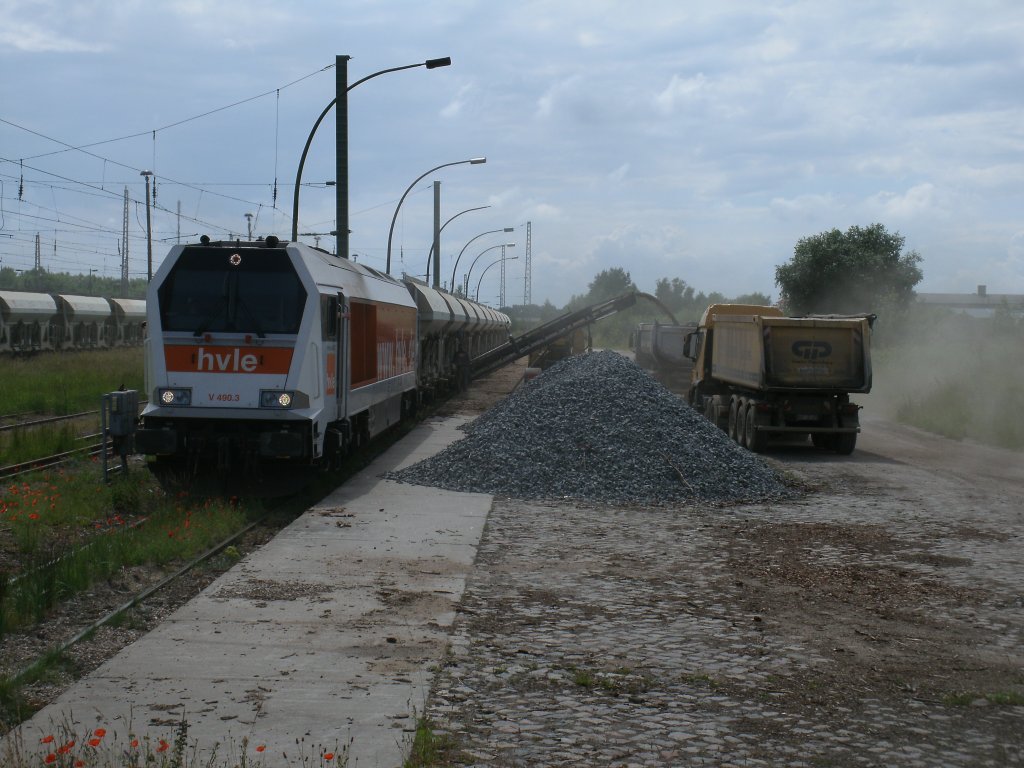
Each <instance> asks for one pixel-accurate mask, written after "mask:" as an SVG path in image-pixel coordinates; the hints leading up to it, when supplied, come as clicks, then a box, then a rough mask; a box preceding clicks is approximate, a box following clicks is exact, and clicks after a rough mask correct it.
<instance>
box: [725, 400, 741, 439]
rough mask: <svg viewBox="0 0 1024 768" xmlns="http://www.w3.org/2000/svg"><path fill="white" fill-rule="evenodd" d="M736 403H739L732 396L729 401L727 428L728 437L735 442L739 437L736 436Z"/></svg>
mask: <svg viewBox="0 0 1024 768" xmlns="http://www.w3.org/2000/svg"><path fill="white" fill-rule="evenodd" d="M738 405H739V404H738V403H737V402H736V398H735V397H734V398H732V400H730V401H729V429H728V432H729V439H730V440H733V441H735V442H739V438H737V437H736V421H737V417H738V414H737V413H736V409H737V407H738Z"/></svg>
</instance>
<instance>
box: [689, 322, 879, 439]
mask: <svg viewBox="0 0 1024 768" xmlns="http://www.w3.org/2000/svg"><path fill="white" fill-rule="evenodd" d="M873 320H874V316H873V315H863V316H844V317H839V316H815V317H784V316H783V315H782V312H780V311H779V310H778V309H776V308H775V307H757V306H750V305H740V304H713V305H712V306H710V307H708V309H707V310H706V311H705V312H704V316H703V317H702V318H701V322H700V327H699V328H698V329H697V330H696V331H694V332H693V333H691V334H690V335H689V336H688V337H687V341H686V350H687V351H686V354H687V356H688V357H689V358H690V359H691V360H694V362H695V364H694V368H693V375H692V377H691V380H690V388H689V390H688V392H687V400H688V401H689V403H690V405H692V406H693V407H694V408H696V409H698V410H699V411H701V412H702V413H703V414H704V415H705V416H706V417H707V418H708V419H710V420H711V421H712V422H714V423H715V424H717V425H718V426H720V427H721V428H722V429H724V430H725V431H726V432H728V434H729V436H730V437H731V438H733V439H734V440H736V442H738V443H739V444H740V445H743V446H744V447H747V448H750V449H751V450H753V451H763V450H764V449H765V446H766V445H767V441H768V439H769V437H789V436H793V435H801V434H802V435H804V436H805V437H806V436H807V435H810V437H811V440H812V441H813V442H814V445H816V446H818V447H821V448H828V449H832V450H835V451H837V452H838V453H841V454H848V453H851V452H852V451H853V450H854V447H855V445H856V441H857V433H858V432H860V419H859V415H858V412H859V411H860V406H858V405H857V404H856V403H853V402H851V401H850V394H851V393H858V392H860V393H863V392H870V391H871V351H870V350H871V323H872V321H873Z"/></svg>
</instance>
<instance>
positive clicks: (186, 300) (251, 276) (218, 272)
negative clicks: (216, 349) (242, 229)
mask: <svg viewBox="0 0 1024 768" xmlns="http://www.w3.org/2000/svg"><path fill="white" fill-rule="evenodd" d="M159 298H160V321H161V323H162V325H163V329H164V330H165V331H187V332H190V333H192V334H193V335H195V336H200V335H202V334H204V333H207V332H215V333H216V332H219V333H254V334H256V335H258V336H260V337H263V336H265V335H266V334H268V333H298V332H299V323H300V322H302V308H303V306H304V305H305V302H306V291H305V289H304V288H303V287H302V283H301V282H300V281H299V276H298V275H297V274H295V269H294V268H293V267H292V264H291V261H290V260H289V259H288V255H287V253H286V251H285V250H284V249H283V248H210V247H196V248H186V249H185V250H184V251H183V252H182V254H181V256H180V258H179V259H178V261H177V263H176V264H175V265H174V267H173V269H171V272H170V274H169V275H168V276H167V279H166V280H164V283H163V285H161V286H160V290H159Z"/></svg>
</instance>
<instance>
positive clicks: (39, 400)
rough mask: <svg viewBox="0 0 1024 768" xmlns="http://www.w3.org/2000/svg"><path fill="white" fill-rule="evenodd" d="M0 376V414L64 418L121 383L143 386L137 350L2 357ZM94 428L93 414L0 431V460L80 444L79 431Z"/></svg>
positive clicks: (12, 461) (95, 402) (4, 461)
mask: <svg viewBox="0 0 1024 768" xmlns="http://www.w3.org/2000/svg"><path fill="white" fill-rule="evenodd" d="M0 365H2V366H3V375H0V415H6V414H14V413H19V414H20V413H32V414H35V415H37V416H40V417H42V416H64V415H67V414H71V413H82V412H85V411H95V410H98V409H99V407H100V402H101V398H102V396H103V395H104V394H106V393H108V392H113V391H114V390H116V389H117V388H118V387H120V386H122V385H124V387H125V388H127V389H137V390H139V391H140V393H141V391H142V390H143V388H144V384H143V373H142V367H143V366H142V348H141V347H126V348H121V349H105V350H97V351H95V352H64V353H57V352H52V353H40V354H38V355H35V356H33V357H30V358H4V359H3V360H2V362H0ZM99 430H100V419H99V416H95V417H90V418H88V419H86V420H84V421H82V422H76V423H75V424H70V423H67V422H64V423H59V424H48V425H40V426H38V427H32V428H30V429H14V430H10V431H7V432H2V433H0V457H2V459H0V464H4V465H7V464H17V463H21V462H24V461H31V460H32V459H35V458H38V457H40V456H48V455H50V454H54V453H63V452H65V451H70V450H73V449H75V448H82V447H84V446H85V443H84V442H83V441H82V440H81V439H79V438H80V436H81V435H83V434H89V433H97V432H99Z"/></svg>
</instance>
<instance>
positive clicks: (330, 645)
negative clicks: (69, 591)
mask: <svg viewBox="0 0 1024 768" xmlns="http://www.w3.org/2000/svg"><path fill="white" fill-rule="evenodd" d="M465 421H467V419H465V418H461V417H452V418H446V419H437V420H432V421H429V422H425V423H423V424H422V425H420V426H418V427H417V428H416V429H415V430H413V432H411V433H410V434H409V435H408V436H407V437H406V438H404V439H403V440H402V441H400V442H399V443H397V444H396V445H395V446H393V447H392V448H391V449H390V450H389V451H388V452H387V453H386V454H384V455H383V456H381V457H380V458H378V459H377V460H376V461H375V462H374V463H373V464H372V465H371V466H369V467H368V468H367V469H366V470H364V471H363V472H362V473H360V474H359V475H358V476H356V477H355V478H353V479H352V480H350V481H349V482H348V483H347V484H346V485H345V486H344V487H342V488H339V489H337V490H336V491H335V492H334V493H332V494H331V495H329V496H328V497H326V498H325V499H323V500H322V501H321V502H320V503H318V504H317V505H316V506H314V507H313V508H311V509H309V510H308V511H307V512H306V513H305V514H303V515H302V516H301V517H300V518H299V519H298V520H296V521H295V522H294V523H292V524H291V525H290V526H288V528H286V529H285V530H283V531H282V532H281V533H280V534H278V535H277V536H276V537H275V538H274V540H273V541H271V542H269V543H268V544H267V545H265V546H264V547H262V548H261V549H260V550H259V551H257V552H254V553H252V554H251V555H250V556H248V557H246V558H245V559H244V560H242V561H241V562H240V563H239V564H238V565H237V566H236V567H235V568H233V569H232V570H231V571H229V572H228V573H225V574H224V575H223V576H221V577H220V578H219V579H217V580H216V581H215V582H213V583H212V584H211V585H210V586H209V587H208V588H207V589H206V590H205V591H204V592H203V593H202V594H200V595H199V596H198V597H196V598H195V599H194V600H192V601H191V602H190V603H188V604H187V605H185V606H183V607H182V608H181V609H180V610H178V611H177V612H176V613H174V614H173V615H172V616H170V617H169V618H168V619H167V621H165V622H164V623H163V624H162V625H161V626H160V627H158V628H157V629H155V630H154V631H153V632H151V633H149V634H148V635H146V636H145V637H144V638H142V639H141V640H139V641H138V642H136V643H135V644H134V645H132V646H130V647H128V648H125V649H124V650H123V651H122V652H121V653H120V654H118V655H117V656H116V657H115V658H113V659H111V660H110V661H108V662H107V663H105V664H104V665H103V666H101V667H100V668H99V669H97V670H96V671H95V672H94V673H93V674H91V675H90V676H88V677H87V678H85V679H83V680H82V681H80V682H79V684H77V685H76V686H75V687H74V688H72V689H71V690H69V691H67V692H66V693H65V694H64V695H63V696H61V697H60V699H58V700H57V701H56V702H55V703H54V704H52V705H51V706H48V707H46V708H45V709H43V710H42V711H40V712H39V713H38V714H37V715H36V716H35V717H34V718H32V720H31V721H29V722H27V723H25V724H24V725H23V726H22V728H21V736H22V738H23V740H24V743H25V744H28V745H34V744H37V743H38V740H39V738H40V736H42V735H44V734H49V733H54V732H55V730H56V728H57V726H58V725H59V724H62V723H63V724H65V730H66V729H67V728H68V727H70V729H71V730H72V731H73V732H75V734H76V736H78V737H79V738H82V739H83V740H84V737H85V736H86V734H87V732H88V731H89V730H90V729H92V728H96V727H103V728H105V729H106V730H107V732H108V734H110V736H108V738H111V737H112V736H113V734H114V733H117V734H119V737H120V738H121V739H122V743H123V740H124V739H125V738H126V737H127V734H128V732H129V731H130V732H131V733H132V734H134V735H136V736H138V737H139V738H144V737H146V736H149V738H150V739H151V740H153V741H155V740H156V739H159V738H164V739H167V740H168V741H171V740H172V737H173V736H174V733H175V726H176V724H177V723H178V722H180V721H181V719H182V717H184V718H185V719H186V720H187V721H188V741H189V744H190V745H192V744H193V743H195V744H197V745H198V748H199V750H200V754H206V753H208V752H209V751H210V750H211V749H212V748H213V747H214V745H216V744H218V743H219V744H221V745H222V747H221V752H222V753H223V752H224V747H223V745H224V744H228V743H231V744H234V745H236V749H237V745H239V744H240V742H241V741H242V739H243V738H247V739H248V742H249V745H248V752H249V757H250V758H252V757H256V756H257V754H256V752H255V748H256V746H258V745H265V746H266V749H265V751H264V752H262V754H261V756H262V757H263V758H264V760H265V761H266V763H267V764H269V765H278V764H285V762H286V761H285V760H284V759H283V757H282V755H283V754H284V753H285V752H288V753H290V754H291V755H294V754H295V751H296V740H302V744H303V745H304V748H305V749H307V750H313V751H314V752H317V751H318V749H319V748H322V749H324V750H328V751H337V750H338V749H339V748H340V747H341V746H343V745H345V744H350V748H349V765H352V766H387V767H388V768H390V767H391V766H398V765H401V763H402V761H403V760H404V758H405V755H406V754H407V748H408V745H409V744H410V743H411V738H412V731H413V726H414V720H415V713H417V712H422V711H423V709H424V701H425V698H426V695H427V692H428V688H429V685H430V680H431V677H432V674H431V667H432V665H434V664H437V663H438V662H440V661H441V659H442V657H443V655H444V652H445V649H446V645H447V641H448V631H449V629H450V627H451V625H452V622H453V621H454V617H455V605H456V603H457V602H458V600H459V598H460V596H461V595H462V591H463V589H464V586H465V579H466V574H467V572H468V570H469V568H470V566H471V565H472V563H473V559H474V557H475V554H476V548H477V545H478V543H479V541H480V535H481V532H482V530H483V526H484V523H485V522H486V518H487V513H488V511H489V510H490V506H491V501H492V499H491V497H490V496H487V495H484V494H466V493H453V492H447V491H441V490H437V489H433V488H421V487H416V486H409V485H402V484H399V483H394V482H391V481H387V480H383V479H382V478H381V475H382V474H383V473H384V472H387V471H389V470H391V469H394V468H398V467H400V466H405V465H407V464H411V463H415V462H417V461H420V460H421V459H423V458H426V457H427V456H430V455H433V454H434V453H436V452H437V451H439V450H441V449H442V448H444V447H445V446H447V445H448V444H450V443H451V442H454V441H455V440H457V439H459V438H460V437H461V436H462V433H461V432H460V431H459V430H458V427H459V426H460V425H461V424H463V423H465Z"/></svg>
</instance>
